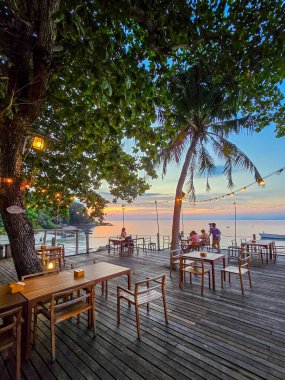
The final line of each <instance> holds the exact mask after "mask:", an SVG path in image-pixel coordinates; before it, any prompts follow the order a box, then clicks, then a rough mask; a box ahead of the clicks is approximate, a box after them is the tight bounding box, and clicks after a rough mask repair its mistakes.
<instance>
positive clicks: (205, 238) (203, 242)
mask: <svg viewBox="0 0 285 380" xmlns="http://www.w3.org/2000/svg"><path fill="white" fill-rule="evenodd" d="M199 238H200V241H201V245H207V243H208V242H209V235H208V234H207V232H206V231H205V230H201V235H200V236H199Z"/></svg>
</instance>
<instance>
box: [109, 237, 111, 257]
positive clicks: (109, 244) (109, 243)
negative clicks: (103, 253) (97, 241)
mask: <svg viewBox="0 0 285 380" xmlns="http://www.w3.org/2000/svg"><path fill="white" fill-rule="evenodd" d="M110 243H111V242H110V239H109V245H108V254H109V255H110V248H111V246H110Z"/></svg>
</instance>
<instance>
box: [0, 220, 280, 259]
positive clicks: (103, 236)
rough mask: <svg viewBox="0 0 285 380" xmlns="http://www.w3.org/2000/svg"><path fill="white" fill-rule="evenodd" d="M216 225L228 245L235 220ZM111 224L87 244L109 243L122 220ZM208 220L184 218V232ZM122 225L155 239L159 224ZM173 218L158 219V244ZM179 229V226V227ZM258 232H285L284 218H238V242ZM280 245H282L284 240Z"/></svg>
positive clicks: (82, 245) (69, 247) (82, 246)
mask: <svg viewBox="0 0 285 380" xmlns="http://www.w3.org/2000/svg"><path fill="white" fill-rule="evenodd" d="M215 222H216V224H217V227H218V228H219V229H220V231H221V233H222V236H221V246H222V247H227V246H228V245H231V241H232V240H233V239H234V237H235V222H234V220H215ZM110 223H111V225H104V226H98V227H96V228H94V229H93V230H92V231H91V234H90V235H89V242H90V248H98V247H101V246H105V245H107V244H108V239H109V237H116V236H118V235H120V233H121V229H122V221H111V222H110ZM208 223H209V221H208V220H207V221H206V220H195V221H190V220H185V221H184V235H185V236H187V235H188V234H189V233H190V232H191V231H192V230H195V231H196V232H198V233H200V231H201V229H202V228H203V229H205V230H206V231H208V230H209V224H208ZM125 227H126V230H127V234H128V235H132V236H133V237H136V236H137V237H140V236H145V237H146V236H149V237H151V239H152V241H153V242H156V239H157V232H158V226H157V223H156V220H130V221H128V220H126V221H125ZM171 228H172V221H171V220H161V221H159V233H160V236H161V240H160V241H161V246H162V239H163V236H169V237H170V236H171ZM181 229H182V228H181ZM259 232H267V233H273V234H285V220H238V221H237V224H236V237H237V242H238V243H240V239H242V238H247V239H251V238H252V236H253V234H256V237H257V239H258V238H259V236H258V233H259ZM42 236H43V234H37V235H36V236H35V240H36V243H37V244H41V240H40V239H41V238H42ZM52 236H53V235H52V234H50V235H49V234H48V239H47V244H51V238H52ZM7 242H8V239H7V236H0V244H1V243H2V244H3V243H7ZM58 242H59V243H64V245H65V248H66V253H67V254H74V253H75V239H73V238H72V239H70V240H65V239H64V240H61V241H58ZM280 244H281V245H285V241H284V240H283V241H282V242H281V243H280ZM85 251H86V237H85V235H84V233H83V232H81V235H80V239H79V252H85Z"/></svg>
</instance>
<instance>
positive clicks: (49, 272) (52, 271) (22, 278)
mask: <svg viewBox="0 0 285 380" xmlns="http://www.w3.org/2000/svg"><path fill="white" fill-rule="evenodd" d="M57 273H59V269H58V268H55V269H51V270H46V271H43V272H38V273H32V274H26V275H25V276H22V277H21V280H22V281H24V280H27V279H29V278H35V277H41V276H49V275H52V274H57Z"/></svg>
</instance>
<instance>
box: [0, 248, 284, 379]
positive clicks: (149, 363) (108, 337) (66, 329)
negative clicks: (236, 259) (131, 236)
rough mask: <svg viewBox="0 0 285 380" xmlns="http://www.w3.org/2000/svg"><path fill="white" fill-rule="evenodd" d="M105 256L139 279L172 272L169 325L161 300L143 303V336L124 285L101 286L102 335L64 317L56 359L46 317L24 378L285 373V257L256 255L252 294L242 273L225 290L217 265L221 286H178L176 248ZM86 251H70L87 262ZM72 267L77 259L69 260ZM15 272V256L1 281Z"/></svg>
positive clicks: (10, 365)
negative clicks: (122, 296) (120, 294)
mask: <svg viewBox="0 0 285 380" xmlns="http://www.w3.org/2000/svg"><path fill="white" fill-rule="evenodd" d="M93 256H94V257H95V258H96V260H98V261H108V262H112V263H114V264H120V265H123V266H128V267H131V268H133V269H134V277H133V281H135V280H141V279H143V278H145V277H146V276H152V275H157V274H159V273H166V274H167V304H168V312H169V325H168V326H167V325H166V324H165V322H164V318H163V313H162V306H161V304H157V305H152V306H151V310H150V313H149V315H147V312H146V310H145V309H144V308H142V309H141V332H142V340H141V341H138V340H137V337H136V326H135V316H134V309H133V308H131V309H128V307H127V305H126V304H124V303H122V320H121V324H120V326H119V327H118V326H117V323H116V285H117V284H120V285H123V286H124V285H126V279H124V278H120V279H118V280H116V281H115V280H113V281H111V282H110V283H109V295H108V298H107V299H106V298H105V297H104V296H102V295H101V288H100V287H98V289H96V297H95V302H96V309H97V334H98V335H97V337H96V339H93V338H92V333H91V331H89V330H88V329H87V323H86V318H82V319H81V321H82V323H80V324H79V325H77V324H76V320H75V319H74V318H72V319H71V320H68V321H65V322H63V323H61V324H60V325H59V326H58V327H57V328H56V336H57V342H56V350H57V351H56V355H57V360H56V362H55V363H54V364H52V363H51V359H50V331H49V324H48V322H47V321H46V320H45V319H44V318H41V322H40V323H39V336H38V340H37V343H36V346H35V348H34V349H33V351H32V357H31V360H29V361H28V362H26V363H25V364H24V365H23V366H22V377H23V379H29V380H32V379H70V378H71V379H76V380H79V379H132V380H136V379H147V380H150V379H165V380H167V379H176V380H177V379H207V380H213V379H224V380H228V379H236V380H241V379H266V380H271V379H272V380H273V379H285V297H284V295H285V257H283V258H280V259H278V261H277V263H276V264H272V263H269V264H268V265H266V264H264V265H261V264H259V263H258V262H256V261H254V262H253V263H252V280H253V289H250V288H249V287H248V282H247V280H246V279H245V284H246V285H245V296H244V297H243V296H242V295H241V292H240V288H239V281H238V279H237V278H233V279H232V284H231V286H229V285H228V284H226V287H225V288H224V289H223V290H222V289H221V287H220V277H219V271H218V268H216V273H217V275H216V277H217V278H216V288H217V289H216V291H215V292H214V291H212V290H209V289H208V288H205V295H204V297H201V296H200V286H198V285H192V286H190V285H189V283H188V284H187V285H186V286H185V287H184V289H183V290H180V289H179V286H178V273H177V272H174V275H173V277H172V279H170V278H169V269H168V267H169V265H168V257H169V254H168V253H167V252H166V251H165V252H151V253H148V254H147V255H145V254H140V255H139V256H136V255H135V256H133V257H130V258H129V257H122V258H119V257H115V256H113V255H111V256H109V255H108V254H107V252H100V253H98V254H95V255H92V257H93ZM85 259H86V260H90V258H88V257H86V256H82V255H80V256H77V257H73V258H68V264H70V263H71V262H73V263H76V262H78V263H79V264H80V263H83V261H84V260H85ZM69 267H70V266H69ZM13 279H15V271H14V270H13V264H12V261H11V260H10V259H4V260H2V261H0V281H1V282H3V283H6V282H8V281H11V280H13ZM0 371H1V372H0V373H1V375H0V378H1V380H5V379H11V378H13V375H12V374H13V373H14V362H13V359H12V360H9V361H6V362H5V363H4V362H3V360H2V359H1V357H0Z"/></svg>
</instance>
